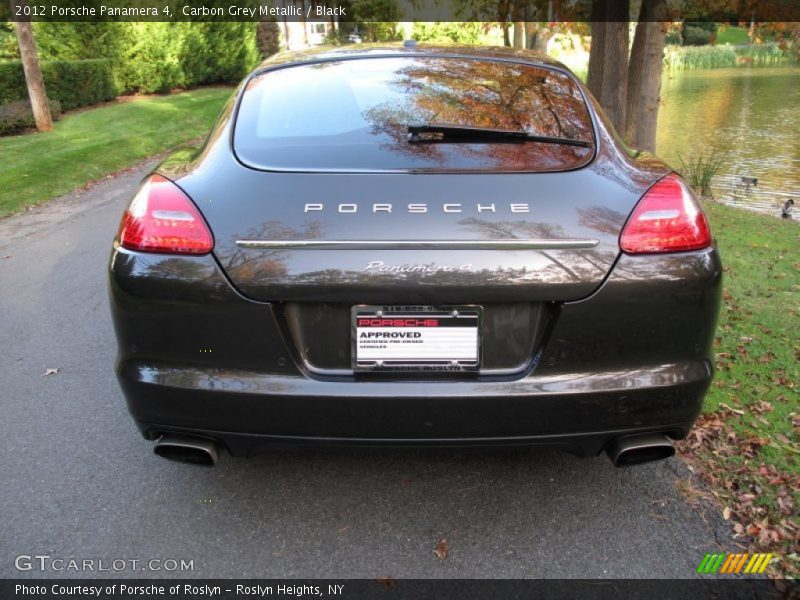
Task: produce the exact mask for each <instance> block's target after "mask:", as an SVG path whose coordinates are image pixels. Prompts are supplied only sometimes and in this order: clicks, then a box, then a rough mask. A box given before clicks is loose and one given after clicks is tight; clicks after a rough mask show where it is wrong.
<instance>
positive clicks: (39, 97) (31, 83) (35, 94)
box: [12, 3, 53, 131]
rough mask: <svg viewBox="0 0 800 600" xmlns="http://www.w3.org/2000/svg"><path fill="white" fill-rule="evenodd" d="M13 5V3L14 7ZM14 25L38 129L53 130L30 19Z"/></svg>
mask: <svg viewBox="0 0 800 600" xmlns="http://www.w3.org/2000/svg"><path fill="white" fill-rule="evenodd" d="M13 6H14V4H13V3H12V8H13ZM14 26H15V28H16V30H17V41H18V42H19V55H20V58H22V69H23V70H24V71H25V84H26V85H27V86H28V97H29V98H30V101H31V108H32V109H33V118H34V119H35V121H36V129H38V130H39V131H51V130H52V129H53V118H52V116H51V115H50V105H49V104H48V103H47V94H46V93H45V90H44V80H43V79H42V69H41V67H40V66H39V55H38V54H37V53H36V42H34V40H33V31H32V30H31V24H30V21H17V22H15V23H14Z"/></svg>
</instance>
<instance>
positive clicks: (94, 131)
mask: <svg viewBox="0 0 800 600" xmlns="http://www.w3.org/2000/svg"><path fill="white" fill-rule="evenodd" d="M231 91H232V90H231V88H204V89H198V90H193V91H190V92H182V93H179V94H173V95H170V96H143V97H141V98H137V99H134V100H131V101H126V102H120V103H116V104H111V105H107V106H103V107H100V108H94V109H89V110H85V111H80V112H75V113H72V114H69V113H68V114H66V115H65V116H64V118H63V119H62V120H61V121H58V122H56V123H55V126H54V129H53V131H51V132H48V133H34V134H28V135H16V136H7V137H0V156H2V163H0V164H2V166H0V216H3V215H6V214H9V213H13V212H17V211H19V210H21V209H22V208H25V207H26V206H29V205H31V204H36V203H39V202H45V201H47V200H50V199H52V198H55V197H56V196H60V195H62V194H65V193H67V192H70V191H72V190H74V189H76V188H79V187H81V186H82V185H84V184H86V183H88V182H89V181H92V180H94V179H98V178H100V177H103V176H104V175H107V174H108V173H113V172H115V171H118V170H119V169H122V168H125V167H128V166H130V165H131V164H133V163H135V162H137V161H139V160H142V159H144V158H147V157H148V156H152V155H154V154H158V153H159V152H162V151H164V150H167V149H169V148H173V147H175V146H179V145H181V144H182V143H184V142H186V141H188V140H191V139H194V138H196V137H198V136H200V135H203V134H205V133H206V132H207V131H208V130H209V129H210V127H211V125H212V124H213V123H214V119H215V118H216V116H217V114H218V113H219V111H220V110H221V108H222V105H223V103H224V102H225V100H226V99H227V98H228V96H230V94H231Z"/></svg>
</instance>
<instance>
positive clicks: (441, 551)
mask: <svg viewBox="0 0 800 600" xmlns="http://www.w3.org/2000/svg"><path fill="white" fill-rule="evenodd" d="M433 553H434V554H435V555H436V558H438V559H439V560H444V559H445V558H447V538H442V539H440V540H439V543H438V544H436V548H434V549H433Z"/></svg>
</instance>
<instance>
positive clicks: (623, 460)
mask: <svg viewBox="0 0 800 600" xmlns="http://www.w3.org/2000/svg"><path fill="white" fill-rule="evenodd" d="M606 454H607V455H608V458H609V459H610V460H611V463H612V464H613V465H614V466H615V467H633V466H636V465H643V464H645V463H651V462H656V461H658V460H665V459H667V458H670V457H671V456H675V446H673V445H672V441H671V440H670V439H669V438H668V437H667V436H666V435H664V434H662V433H652V434H646V435H632V436H628V437H620V438H617V439H615V440H612V442H611V443H610V444H609V445H608V447H607V448H606Z"/></svg>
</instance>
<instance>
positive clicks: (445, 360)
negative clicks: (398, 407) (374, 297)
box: [352, 305, 483, 371]
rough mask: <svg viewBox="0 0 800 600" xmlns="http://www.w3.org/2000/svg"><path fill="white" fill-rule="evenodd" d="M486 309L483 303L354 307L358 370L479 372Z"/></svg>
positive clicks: (354, 357)
mask: <svg viewBox="0 0 800 600" xmlns="http://www.w3.org/2000/svg"><path fill="white" fill-rule="evenodd" d="M482 311H483V309H482V307H480V306H438V307H437V306H365V305H360V306H354V307H353V308H352V320H353V326H352V331H353V334H352V335H353V344H352V366H353V369H354V370H357V371H376V370H377V371H381V370H384V371H385V370H404V371H409V370H458V371H460V370H476V369H478V368H479V367H480V358H481V334H480V328H481V324H482V320H483V319H482V316H483V315H482Z"/></svg>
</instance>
